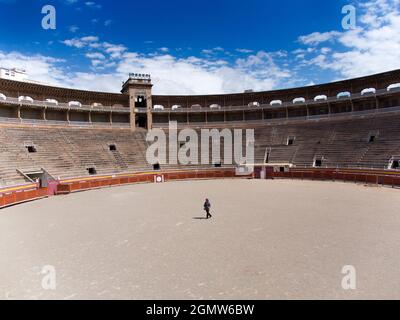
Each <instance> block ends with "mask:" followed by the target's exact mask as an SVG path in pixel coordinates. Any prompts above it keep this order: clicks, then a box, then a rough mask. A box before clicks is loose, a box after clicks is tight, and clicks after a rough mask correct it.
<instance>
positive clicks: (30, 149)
mask: <svg viewBox="0 0 400 320" xmlns="http://www.w3.org/2000/svg"><path fill="white" fill-rule="evenodd" d="M26 148H27V149H28V152H29V153H36V152H37V150H36V148H35V146H26Z"/></svg>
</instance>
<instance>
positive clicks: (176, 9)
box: [0, 0, 400, 94]
mask: <svg viewBox="0 0 400 320" xmlns="http://www.w3.org/2000/svg"><path fill="white" fill-rule="evenodd" d="M46 4H51V5H53V6H54V7H55V8H56V23H57V24H56V30H44V29H43V28H42V27H41V20H42V17H43V14H42V13H41V10H42V7H43V6H44V5H46ZM347 4H352V5H354V6H355V7H356V9H357V15H356V17H357V28H356V29H354V30H343V28H342V25H341V22H342V18H343V14H342V13H341V10H342V7H343V6H344V5H347ZM0 30H1V33H0V66H4V67H21V68H24V69H26V70H27V72H28V74H29V77H30V78H31V79H33V80H37V81H41V82H44V83H49V84H54V85H61V86H68V87H76V88H83V89H93V90H105V91H114V92H115V91H118V90H119V89H120V87H121V81H123V80H124V79H126V78H127V75H128V73H129V72H146V73H151V74H152V77H153V82H154V83H155V87H154V92H155V93H159V94H178V93H182V94H196V93H199V94H203V93H223V92H241V91H243V90H245V89H254V90H269V89H277V88H286V87H293V86H302V85H308V84H314V83H322V82H328V81H334V80H337V79H344V78H350V77H355V76H361V75H365V74H370V73H375V72H382V71H387V70H391V69H395V68H399V67H400V56H399V55H400V37H399V35H398V33H399V32H398V30H400V0H367V1H342V0H330V1H321V0H301V1H300V0H298V1H294V0H280V1H266V0H248V1H243V0H241V1H239V0H214V1H207V0H203V1H194V0H193V1H192V0H186V1H183V0H169V1H168V0H146V1H136V0H132V1H122V0H114V1H101V0H97V1H84V0H53V1H50V0H46V1H39V0H36V1H25V0H0Z"/></svg>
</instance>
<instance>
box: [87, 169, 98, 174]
mask: <svg viewBox="0 0 400 320" xmlns="http://www.w3.org/2000/svg"><path fill="white" fill-rule="evenodd" d="M86 170H87V171H88V173H89V174H90V175H95V174H97V170H96V168H95V167H90V168H87V169H86Z"/></svg>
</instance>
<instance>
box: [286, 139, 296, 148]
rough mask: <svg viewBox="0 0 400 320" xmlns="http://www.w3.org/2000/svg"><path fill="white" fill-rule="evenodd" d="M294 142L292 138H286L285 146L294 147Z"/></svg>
mask: <svg viewBox="0 0 400 320" xmlns="http://www.w3.org/2000/svg"><path fill="white" fill-rule="evenodd" d="M294 140H295V138H294V137H288V138H287V142H286V145H288V146H292V145H294Z"/></svg>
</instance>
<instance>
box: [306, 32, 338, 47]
mask: <svg viewBox="0 0 400 320" xmlns="http://www.w3.org/2000/svg"><path fill="white" fill-rule="evenodd" d="M339 35H340V32H338V31H329V32H323V33H321V32H313V33H311V34H308V35H305V36H300V37H299V42H300V43H302V44H306V45H318V44H320V43H322V42H326V41H331V40H334V39H336V38H337V37H338V36H339Z"/></svg>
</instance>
